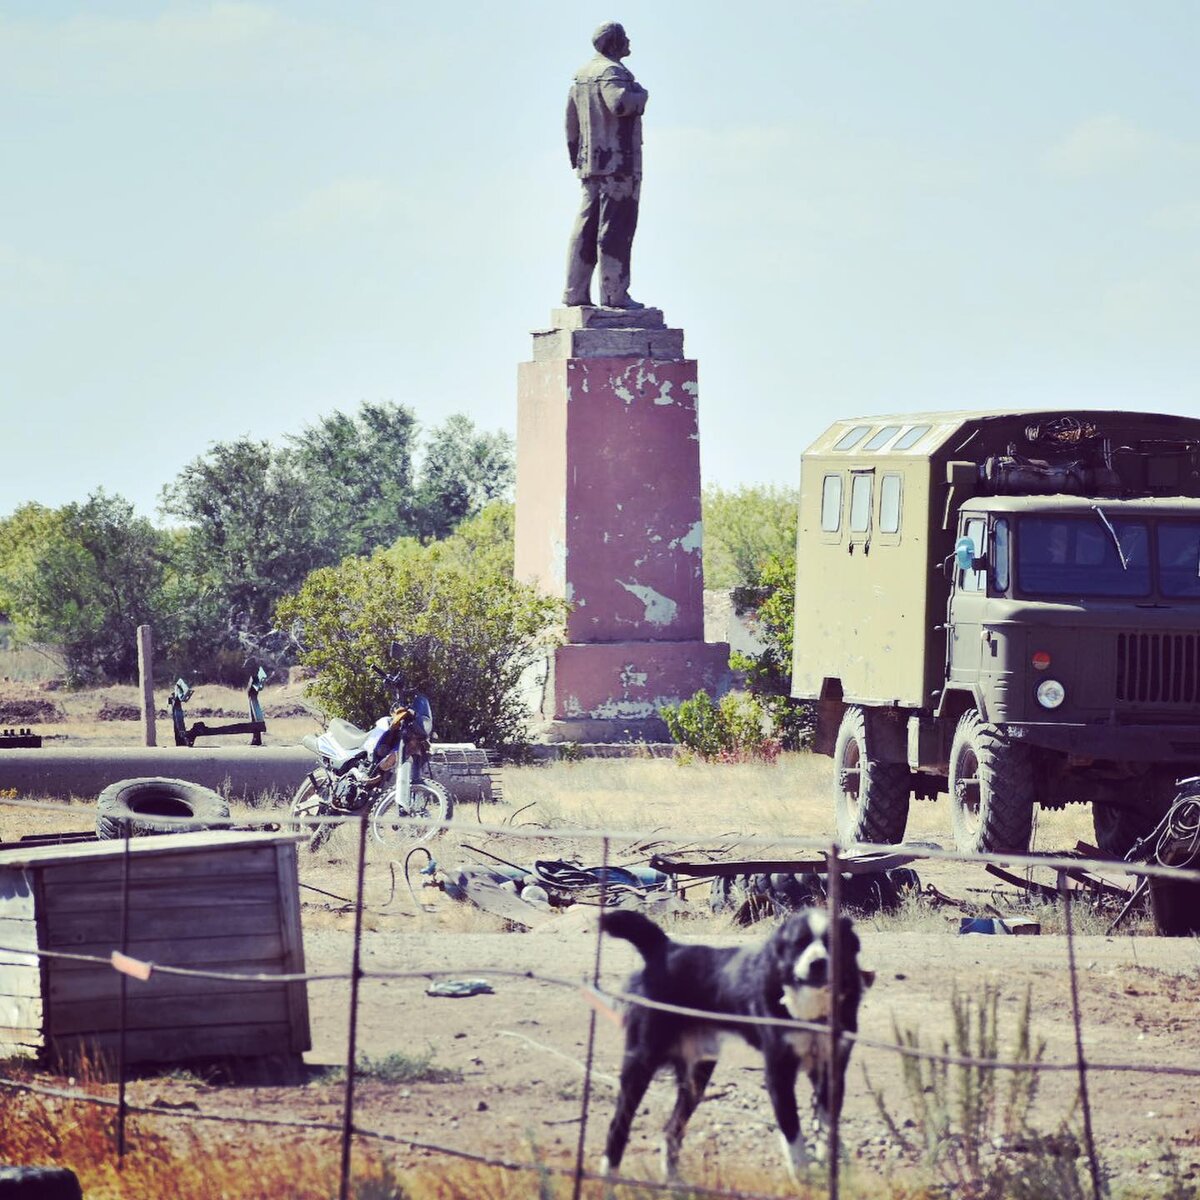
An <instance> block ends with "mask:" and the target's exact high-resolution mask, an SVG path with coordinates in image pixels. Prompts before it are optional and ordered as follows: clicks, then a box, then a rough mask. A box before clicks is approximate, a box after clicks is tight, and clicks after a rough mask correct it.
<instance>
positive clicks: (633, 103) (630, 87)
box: [600, 67, 650, 117]
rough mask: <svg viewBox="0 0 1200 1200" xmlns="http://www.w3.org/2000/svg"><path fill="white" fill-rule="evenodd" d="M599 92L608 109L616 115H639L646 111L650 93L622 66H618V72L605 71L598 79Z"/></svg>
mask: <svg viewBox="0 0 1200 1200" xmlns="http://www.w3.org/2000/svg"><path fill="white" fill-rule="evenodd" d="M600 94H601V96H603V97H604V103H605V104H606V105H607V106H608V111H609V112H611V113H613V114H614V115H615V116H618V117H640V116H641V115H642V113H644V112H645V111H646V100H647V99H648V98H649V95H650V93H649V92H647V91H646V89H645V88H644V87H642V85H641V84H640V83H638V81H637V80H636V79H634V77H633V74H632V72H630V71H628V70H626V69H625V68H624V67H621V68H620V74H618V73H617V71H615V70H611V71H608V72H605V74H604V76H603V77H602V78H601V80H600Z"/></svg>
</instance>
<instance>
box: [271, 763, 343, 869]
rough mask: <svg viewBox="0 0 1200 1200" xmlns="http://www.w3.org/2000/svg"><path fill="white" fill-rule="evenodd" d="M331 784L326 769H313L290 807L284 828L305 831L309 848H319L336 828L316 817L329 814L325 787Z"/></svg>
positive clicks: (299, 788) (293, 831) (297, 791)
mask: <svg viewBox="0 0 1200 1200" xmlns="http://www.w3.org/2000/svg"><path fill="white" fill-rule="evenodd" d="M328 786H329V777H328V776H327V775H326V774H325V772H324V771H313V772H312V774H311V775H309V776H307V777H306V778H305V780H304V782H303V783H302V784H301V785H300V786H299V787H298V788H297V789H296V794H295V795H294V796H293V797H292V803H291V805H290V806H289V808H288V820H287V821H286V822H285V824H284V828H285V829H286V830H287V831H288V832H289V833H303V834H305V835H306V836H307V838H308V848H309V849H310V850H318V849H320V847H321V845H322V844H323V843H324V842H326V841H327V840H328V839H329V837H330V835H331V834H332V833H333V831H334V829H335V828H336V826H335V825H333V824H331V823H330V824H324V823H318V822H317V821H316V820H315V819H314V818H316V817H323V816H327V815H328V814H329V804H328V803H327V802H326V800H325V796H324V789H325V788H327V787H328Z"/></svg>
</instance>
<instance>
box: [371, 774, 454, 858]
mask: <svg viewBox="0 0 1200 1200" xmlns="http://www.w3.org/2000/svg"><path fill="white" fill-rule="evenodd" d="M409 794H410V796H411V800H410V801H409V806H408V811H407V812H406V811H405V810H404V809H403V808H401V806H400V805H399V804H397V803H396V793H395V792H394V791H392V792H388V794H387V795H386V796H384V797H383V799H382V800H379V801H377V802H376V804H375V807H374V808H372V809H371V836H372V837H373V838H374V839H375V841H376V842H377V843H379V845H381V846H392V847H397V846H419V845H421V844H422V843H423V842H429V841H432V840H433V839H434V838H435V837H437V835H438V834H439V833H441V832H442V825H443V824H444V823H445V822H447V821H449V820H450V818H451V816H452V815H453V814H454V800H453V798H452V797H451V795H450V793H449V792H448V791H446V789H445V788H444V787H442V785H441V784H440V783H435V782H434V781H433V780H432V779H426V780H423V781H422V782H421V783H414V784H413V785H412V788H411V789H410V793H409Z"/></svg>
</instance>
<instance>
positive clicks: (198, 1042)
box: [48, 1021, 291, 1063]
mask: <svg viewBox="0 0 1200 1200" xmlns="http://www.w3.org/2000/svg"><path fill="white" fill-rule="evenodd" d="M118 1038H119V1035H118V1034H116V1033H96V1034H88V1035H78V1034H77V1035H75V1036H72V1037H57V1038H54V1039H50V1040H49V1043H48V1044H49V1045H50V1048H51V1053H52V1054H53V1055H57V1056H59V1057H62V1058H65V1059H66V1060H67V1061H71V1060H72V1059H74V1058H75V1057H77V1056H78V1054H79V1051H80V1048H81V1047H86V1048H87V1051H88V1054H89V1056H90V1057H91V1058H92V1059H93V1060H96V1059H107V1060H109V1061H110V1062H115V1061H116V1058H117V1051H118V1046H119V1041H118ZM290 1052H291V1051H290V1047H289V1035H288V1026H287V1023H286V1022H284V1021H280V1022H277V1023H276V1022H263V1023H261V1024H255V1025H250V1024H247V1025H224V1026H221V1027H219V1028H211V1027H209V1028H199V1029H157V1030H145V1029H142V1030H129V1031H127V1032H126V1035H125V1058H126V1061H127V1062H131V1063H134V1062H188V1061H190V1060H192V1059H203V1058H219V1057H223V1056H225V1055H230V1056H234V1057H254V1058H257V1057H260V1056H263V1055H273V1054H288V1053H290Z"/></svg>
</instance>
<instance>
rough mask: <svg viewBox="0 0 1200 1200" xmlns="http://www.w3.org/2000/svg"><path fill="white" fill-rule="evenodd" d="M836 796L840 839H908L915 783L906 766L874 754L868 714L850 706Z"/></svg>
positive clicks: (836, 766)
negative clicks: (909, 804)
mask: <svg viewBox="0 0 1200 1200" xmlns="http://www.w3.org/2000/svg"><path fill="white" fill-rule="evenodd" d="M833 771H834V783H833V796H834V808H835V812H836V814H837V835H838V841H839V842H840V843H841V844H842V845H845V846H849V845H853V844H854V843H855V842H879V843H882V844H886V845H889V846H890V845H895V844H897V843H898V842H901V841H903V840H904V827H905V826H906V825H907V824H908V798H909V793H910V792H911V790H912V779H911V776H910V775H909V771H908V767H907V766H906V765H905V764H904V763H889V762H881V761H880V760H879V759H878V758H877V757H875V756H874V755H872V753H871V737H870V732H869V722H868V721H867V714H866V712H865V711H864V710H863V709H861V708H856V707H854V706H851V707H850V708H847V709H846V711H845V713H844V714H843V715H842V724H841V726H840V728H839V729H838V735H837V742H836V743H835V745H834V749H833Z"/></svg>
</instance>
